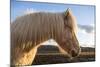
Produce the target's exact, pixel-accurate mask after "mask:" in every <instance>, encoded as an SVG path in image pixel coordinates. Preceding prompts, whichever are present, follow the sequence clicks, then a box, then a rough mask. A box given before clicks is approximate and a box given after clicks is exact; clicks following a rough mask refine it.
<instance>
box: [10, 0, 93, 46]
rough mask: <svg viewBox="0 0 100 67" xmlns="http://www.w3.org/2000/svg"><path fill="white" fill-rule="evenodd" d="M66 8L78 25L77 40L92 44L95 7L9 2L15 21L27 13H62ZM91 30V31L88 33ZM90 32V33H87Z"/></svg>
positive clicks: (12, 18)
mask: <svg viewBox="0 0 100 67" xmlns="http://www.w3.org/2000/svg"><path fill="white" fill-rule="evenodd" d="M67 8H71V10H72V12H73V14H74V15H75V17H76V19H77V23H78V25H79V31H78V35H77V37H78V39H79V41H80V43H82V44H84V43H85V44H86V43H88V44H92V45H95V44H94V35H95V34H94V33H95V31H94V30H95V29H94V28H95V27H94V25H95V6H93V5H92V6H90V5H84V6H83V5H73V4H51V3H36V2H19V1H17V2H15V1H14V0H11V20H12V21H13V20H15V19H16V17H17V16H21V15H23V14H24V13H25V12H27V10H28V11H33V12H34V11H49V12H64V11H66V10H67ZM90 30H91V31H90ZM88 31H90V32H88Z"/></svg>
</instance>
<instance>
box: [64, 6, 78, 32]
mask: <svg viewBox="0 0 100 67" xmlns="http://www.w3.org/2000/svg"><path fill="white" fill-rule="evenodd" d="M64 19H65V20H64V24H65V26H66V25H67V26H69V27H71V28H72V29H73V30H74V31H76V30H77V24H76V18H75V16H74V15H73V13H72V11H71V9H70V8H68V9H67V10H66V12H65V13H64Z"/></svg>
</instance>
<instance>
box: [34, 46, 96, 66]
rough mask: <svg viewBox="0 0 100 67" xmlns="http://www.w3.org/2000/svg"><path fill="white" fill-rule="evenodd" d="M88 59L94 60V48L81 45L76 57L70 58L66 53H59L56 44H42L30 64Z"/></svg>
mask: <svg viewBox="0 0 100 67" xmlns="http://www.w3.org/2000/svg"><path fill="white" fill-rule="evenodd" d="M56 53H57V54H56ZM89 61H95V48H92V47H81V53H80V55H79V56H78V57H76V58H73V59H70V58H69V57H68V56H67V55H66V54H62V53H60V51H59V48H58V47H57V46H52V45H42V46H41V47H39V48H38V52H37V54H36V57H35V60H34V61H33V63H32V65H40V64H57V63H72V62H89Z"/></svg>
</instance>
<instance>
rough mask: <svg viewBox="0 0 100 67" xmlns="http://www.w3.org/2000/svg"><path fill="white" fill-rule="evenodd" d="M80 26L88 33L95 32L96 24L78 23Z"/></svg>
mask: <svg viewBox="0 0 100 67" xmlns="http://www.w3.org/2000/svg"><path fill="white" fill-rule="evenodd" d="M78 27H79V29H80V30H82V31H84V32H86V33H93V32H94V25H81V24H78Z"/></svg>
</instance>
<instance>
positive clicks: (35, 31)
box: [11, 9, 77, 49]
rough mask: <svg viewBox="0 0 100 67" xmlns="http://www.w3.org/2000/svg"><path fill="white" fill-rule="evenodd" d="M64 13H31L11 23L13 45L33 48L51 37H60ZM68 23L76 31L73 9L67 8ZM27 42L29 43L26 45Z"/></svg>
mask: <svg viewBox="0 0 100 67" xmlns="http://www.w3.org/2000/svg"><path fill="white" fill-rule="evenodd" d="M64 17H65V16H64V13H48V12H47V13H46V12H37V13H30V14H27V15H24V16H21V17H18V18H16V20H15V21H13V22H12V23H11V47H12V48H13V47H16V46H17V47H20V48H23V49H26V48H28V49H31V48H32V47H34V46H36V45H37V44H39V43H41V42H43V41H45V40H47V39H50V38H54V39H59V36H60V35H61V34H62V33H63V30H64ZM66 17H67V22H66V23H67V25H68V26H69V27H71V28H72V31H74V32H76V27H77V26H76V22H75V17H74V16H73V14H72V12H71V10H69V9H68V10H67V15H66ZM26 44H27V45H26Z"/></svg>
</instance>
